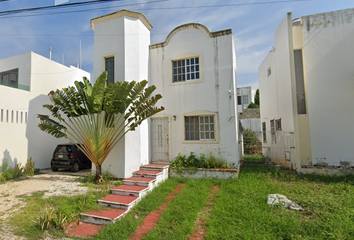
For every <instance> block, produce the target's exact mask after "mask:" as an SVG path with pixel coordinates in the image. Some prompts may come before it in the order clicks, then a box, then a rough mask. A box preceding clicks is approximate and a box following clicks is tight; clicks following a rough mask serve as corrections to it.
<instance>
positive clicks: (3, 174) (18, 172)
mask: <svg viewBox="0 0 354 240" xmlns="http://www.w3.org/2000/svg"><path fill="white" fill-rule="evenodd" d="M0 169H1V171H0V183H3V182H6V181H7V180H11V179H16V178H19V177H22V176H33V175H34V162H33V161H32V158H30V159H28V160H27V162H26V165H25V166H22V164H21V163H17V164H16V165H15V167H9V161H8V160H7V159H5V160H4V161H3V163H2V166H1V167H0Z"/></svg>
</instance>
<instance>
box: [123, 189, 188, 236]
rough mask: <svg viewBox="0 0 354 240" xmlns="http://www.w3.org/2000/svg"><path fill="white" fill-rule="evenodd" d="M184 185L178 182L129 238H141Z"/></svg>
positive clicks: (155, 222)
mask: <svg viewBox="0 0 354 240" xmlns="http://www.w3.org/2000/svg"><path fill="white" fill-rule="evenodd" d="M184 186H185V184H184V183H181V184H179V185H178V186H177V187H176V188H175V190H174V191H173V192H172V193H171V194H170V195H169V196H168V197H167V198H166V200H165V201H164V202H163V203H162V204H161V205H160V206H159V208H158V209H156V210H154V211H152V212H151V213H150V214H149V215H147V216H146V218H145V219H144V220H143V221H142V222H141V223H140V225H139V227H138V229H137V230H136V231H135V233H134V234H133V236H132V237H130V238H129V240H141V239H143V237H144V236H145V235H146V234H147V233H149V232H150V231H151V230H152V229H153V228H154V227H155V226H156V224H157V222H158V221H159V219H160V217H161V214H162V213H163V211H165V210H166V209H167V207H168V205H169V204H170V203H171V202H172V200H173V199H174V198H175V197H176V196H177V195H178V193H179V192H180V191H181V190H182V188H183V187H184Z"/></svg>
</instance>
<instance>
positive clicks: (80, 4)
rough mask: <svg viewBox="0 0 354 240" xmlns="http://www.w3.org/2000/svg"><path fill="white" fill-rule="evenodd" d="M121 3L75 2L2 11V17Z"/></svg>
mask: <svg viewBox="0 0 354 240" xmlns="http://www.w3.org/2000/svg"><path fill="white" fill-rule="evenodd" d="M121 1H122V0H92V1H85V2H74V3H66V4H60V5H51V6H44V7H34V8H22V9H15V10H8V11H2V12H0V15H1V16H4V15H9V14H16V13H22V12H31V11H37V10H48V9H60V8H68V7H78V6H87V5H92V4H99V3H110V2H121Z"/></svg>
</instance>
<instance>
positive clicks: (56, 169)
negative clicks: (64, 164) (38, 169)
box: [51, 166, 59, 172]
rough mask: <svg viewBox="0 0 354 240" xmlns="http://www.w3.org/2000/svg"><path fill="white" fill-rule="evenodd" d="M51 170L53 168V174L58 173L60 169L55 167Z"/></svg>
mask: <svg viewBox="0 0 354 240" xmlns="http://www.w3.org/2000/svg"><path fill="white" fill-rule="evenodd" d="M51 168H52V171H53V172H58V170H59V169H58V168H56V167H53V166H52V167H51Z"/></svg>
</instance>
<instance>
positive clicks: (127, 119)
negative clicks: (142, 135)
mask: <svg viewBox="0 0 354 240" xmlns="http://www.w3.org/2000/svg"><path fill="white" fill-rule="evenodd" d="M106 79H107V73H106V72H103V73H102V74H101V75H100V76H99V77H98V79H97V80H96V83H95V84H94V86H92V85H91V83H90V81H89V80H88V79H86V78H84V79H83V82H78V81H75V87H67V88H63V89H62V90H59V89H58V90H56V91H51V92H50V93H49V94H48V95H49V98H50V100H51V102H52V104H45V105H43V107H44V108H47V109H48V110H49V111H50V112H51V117H50V116H48V115H43V114H38V118H39V119H40V123H39V125H38V126H39V128H40V129H41V130H42V131H45V132H47V133H48V134H51V135H52V136H54V137H56V138H63V137H64V138H66V139H69V140H70V141H71V142H73V143H75V144H76V145H77V147H79V148H80V149H81V151H83V152H84V153H85V155H86V156H87V157H88V158H89V159H90V160H91V161H92V163H93V164H94V165H95V166H96V182H101V181H103V178H102V168H101V166H102V164H103V162H104V161H105V160H106V158H107V156H108V154H109V153H110V152H111V151H112V149H113V148H114V146H115V145H116V144H117V143H118V142H119V140H121V139H122V138H123V137H124V135H125V134H126V133H127V132H129V131H133V130H135V128H136V127H138V126H139V125H140V124H141V123H142V122H143V121H144V120H145V119H147V118H149V117H150V116H152V115H154V114H156V113H158V112H160V111H162V110H164V108H163V107H160V108H158V107H155V104H156V103H157V101H158V100H159V99H161V98H162V96H161V95H160V94H157V95H155V96H151V94H152V93H153V91H154V90H155V89H156V87H155V86H154V85H153V86H149V87H146V85H147V81H146V80H144V81H141V82H135V81H132V82H123V83H122V82H115V83H114V84H109V85H108V86H107V85H106ZM145 87H146V88H145Z"/></svg>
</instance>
